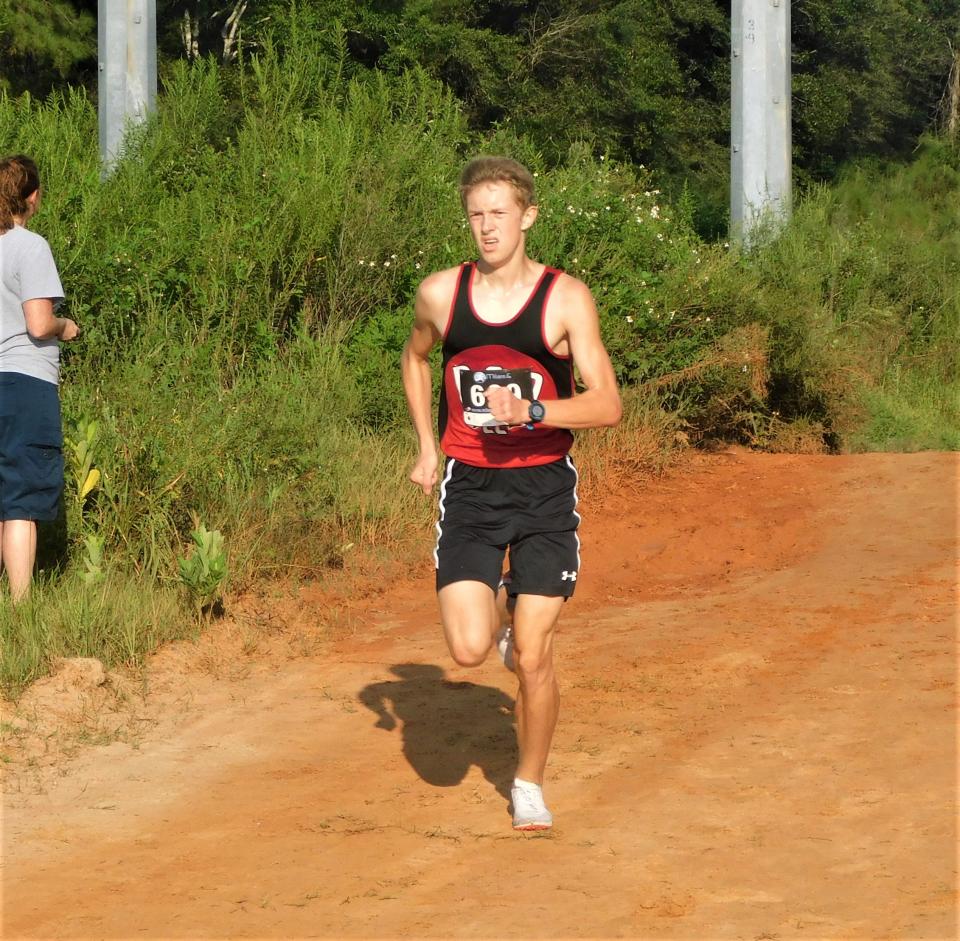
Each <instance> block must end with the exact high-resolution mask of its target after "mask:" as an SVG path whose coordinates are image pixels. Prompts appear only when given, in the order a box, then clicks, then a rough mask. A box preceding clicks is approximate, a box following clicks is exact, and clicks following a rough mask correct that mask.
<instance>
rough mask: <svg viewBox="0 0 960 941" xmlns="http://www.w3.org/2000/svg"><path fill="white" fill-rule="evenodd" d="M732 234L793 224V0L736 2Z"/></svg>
mask: <svg viewBox="0 0 960 941" xmlns="http://www.w3.org/2000/svg"><path fill="white" fill-rule="evenodd" d="M732 14H733V15H732V24H731V63H730V64H731V70H730V71H731V79H732V81H731V120H730V234H731V236H732V237H733V238H735V239H738V240H741V241H743V242H744V243H746V244H748V245H749V244H750V242H751V241H752V240H754V239H755V238H756V235H757V233H758V232H759V231H760V230H761V229H762V228H764V227H768V226H771V225H774V226H776V225H779V224H780V223H782V222H784V221H786V220H787V219H789V218H790V212H791V209H792V192H791V190H792V172H791V163H792V161H791V156H792V155H791V151H792V146H793V143H792V135H791V130H790V95H791V91H790V0H733V8H732Z"/></svg>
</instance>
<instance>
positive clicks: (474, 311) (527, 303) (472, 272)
mask: <svg viewBox="0 0 960 941" xmlns="http://www.w3.org/2000/svg"><path fill="white" fill-rule="evenodd" d="M467 264H469V265H470V277H469V278H468V279H467V304H468V305H469V306H470V313H471V314H473V316H474V317H475V318H476V319H477V320H479V321H480V323H482V324H483V325H484V326H485V327H508V326H509V325H510V324H512V323H516V321H517V320H519V319H520V316H521V315H522V314H523V312H524V311H525V310H526V309H527V308H528V307H529V306H530V302H531V301H532V300H533V299H534V298H535V297H536V296H537V291H539V290H540V285H541V284H542V283H543V279H544V278H545V277H546V276H547V273H548V272H549V271H553V270H554V269H552V268H548V267H547V266H546V265H544V266H543V271H542V272H541V274H540V277H539V278H537V283H536V284H535V285H534V286H533V290H532V291H531V292H530V296H529V297H528V298H527V299H526V300H525V301H524V302H523V304H522V305H521V306H520V309H519V310H518V311H517V312H516V313H515V314H514V315H513V316H512V317H511V318H510V319H509V320H504V321H502V322H497V323H493V322H492V321H489V320H484V319H483V317H481V316H480V315H479V314H478V313H477V308H476V307H474V306H473V276H474V275H475V274H476V273H477V265H476V262H473V261H471V262H467ZM550 287H553V285H550ZM542 329H543V328H542V326H541V330H542Z"/></svg>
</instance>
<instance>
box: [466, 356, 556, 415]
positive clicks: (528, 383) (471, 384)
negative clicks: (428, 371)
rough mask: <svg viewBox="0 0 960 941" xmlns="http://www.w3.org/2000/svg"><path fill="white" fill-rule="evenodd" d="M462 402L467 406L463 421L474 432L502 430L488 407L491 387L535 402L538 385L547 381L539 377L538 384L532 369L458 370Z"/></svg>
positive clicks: (490, 368) (491, 368)
mask: <svg viewBox="0 0 960 941" xmlns="http://www.w3.org/2000/svg"><path fill="white" fill-rule="evenodd" d="M454 371H455V374H456V379H457V387H458V390H459V392H460V402H461V404H462V405H463V420H464V422H465V423H466V424H467V425H469V426H471V427H472V428H487V427H490V426H499V425H501V424H502V423H501V422H498V421H497V419H495V418H494V417H493V415H492V414H491V413H490V406H489V405H487V389H489V388H490V386H502V387H504V388H507V389H509V390H510V391H511V392H512V393H513V394H514V395H515V396H516V397H517V398H518V399H527V400H532V399H535V398H536V397H537V392H538V391H539V390H538V389H535V388H534V386H535V385H540V384H542V381H543V377H542V376H537V377H536V379H539V380H540V382H539V383H538V382H536V381H535V378H534V375H533V372H532V370H530V369H500V368H499V367H496V366H490V367H489V368H487V369H476V370H475V369H470V368H469V367H467V366H458V367H456V368H455V370H454Z"/></svg>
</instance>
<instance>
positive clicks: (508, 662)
mask: <svg viewBox="0 0 960 941" xmlns="http://www.w3.org/2000/svg"><path fill="white" fill-rule="evenodd" d="M496 644H497V652H498V653H499V654H500V659H501V660H502V661H503V665H504V666H505V667H506V668H507V669H508V670H510V671H511V672H512V673H516V672H517V671H516V669H515V664H514V660H513V625H511V624H504V625H503V626H502V627H501V628H500V630H499V631H497V637H496Z"/></svg>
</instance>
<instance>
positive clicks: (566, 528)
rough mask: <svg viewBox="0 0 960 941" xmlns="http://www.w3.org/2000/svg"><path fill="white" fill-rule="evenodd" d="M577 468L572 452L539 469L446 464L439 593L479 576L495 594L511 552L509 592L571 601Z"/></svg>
mask: <svg viewBox="0 0 960 941" xmlns="http://www.w3.org/2000/svg"><path fill="white" fill-rule="evenodd" d="M579 524H580V516H579V514H578V513H577V471H576V468H575V467H574V466H573V461H571V460H570V458H569V456H568V457H565V458H562V459H561V460H559V461H554V462H553V463H552V464H541V465H539V466H536V467H497V468H490V467H473V466H472V465H470V464H464V463H463V462H462V461H457V460H454V459H452V458H450V459H448V460H447V463H446V465H445V467H444V475H443V482H442V483H441V485H440V518H439V520H438V521H437V547H436V550H435V552H434V560H435V561H436V566H437V590H438V591H439V590H440V589H441V588H443V587H444V586H446V585H450V584H452V583H453V582H460V581H478V582H484V583H485V584H487V585H489V586H490V588H491V589H493V590H494V591H496V590H497V586H498V584H499V583H500V578H501V576H502V573H503V559H504V555H505V553H506V552H507V550H508V549H509V550H510V577H511V582H510V589H509V590H510V594H511V595H523V594H526V595H546V596H548V597H563V598H569V597H570V596H571V595H572V594H573V591H574V588H576V585H577V575H578V573H579V571H580V540H579V538H578V537H577V527H578V526H579Z"/></svg>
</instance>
